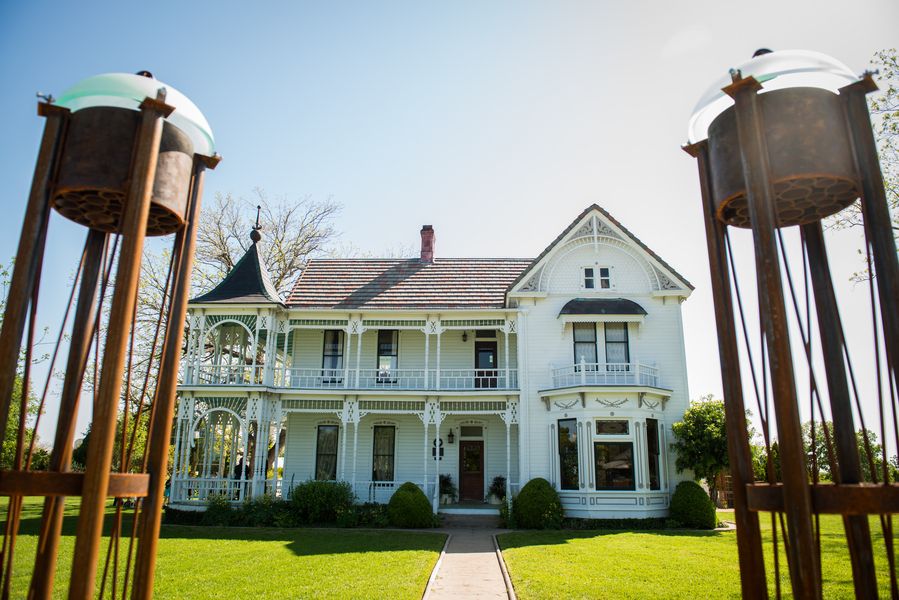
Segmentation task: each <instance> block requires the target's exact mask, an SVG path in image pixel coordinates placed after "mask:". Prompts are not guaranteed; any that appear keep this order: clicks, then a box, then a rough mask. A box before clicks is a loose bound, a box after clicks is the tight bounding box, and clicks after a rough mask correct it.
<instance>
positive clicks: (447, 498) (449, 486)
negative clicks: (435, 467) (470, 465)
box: [440, 473, 456, 504]
mask: <svg viewBox="0 0 899 600" xmlns="http://www.w3.org/2000/svg"><path fill="white" fill-rule="evenodd" d="M455 501H456V484H454V483H453V476H452V475H448V474H446V473H442V474H441V475H440V504H452V503H453V502H455Z"/></svg>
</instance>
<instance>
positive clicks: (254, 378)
mask: <svg viewBox="0 0 899 600" xmlns="http://www.w3.org/2000/svg"><path fill="white" fill-rule="evenodd" d="M194 373H195V376H194V383H196V384H201V385H261V384H262V382H263V377H264V367H261V366H258V365H200V366H198V367H196V369H195V371H194Z"/></svg>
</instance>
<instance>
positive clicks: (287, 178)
mask: <svg viewBox="0 0 899 600" xmlns="http://www.w3.org/2000/svg"><path fill="white" fill-rule="evenodd" d="M740 6H742V7H743V8H740ZM897 25H899V4H897V3H896V2H894V1H882V2H874V1H870V2H862V1H859V2H853V3H849V2H783V1H780V2H765V1H759V2H753V3H742V5H738V4H736V3H727V2H720V1H717V2H708V1H702V2H699V1H696V2H689V3H671V2H657V3H648V2H627V3H624V2H615V3H613V2H555V1H552V2H550V1H547V2H542V3H537V2H442V3H436V2H380V3H373V2H320V3H300V2H264V3H251V2H240V3H237V2H234V3H229V2H214V3H210V2H207V3H199V2H183V1H182V2H177V3H176V2H166V1H159V2H154V3H150V4H147V3H132V2H122V1H119V2H102V3H101V2H77V3H63V2H53V3H51V2H41V1H31V2H12V1H8V2H2V3H0V56H2V57H3V58H2V59H0V81H2V82H3V86H4V94H3V95H2V96H0V114H2V115H3V119H4V121H3V123H4V125H3V128H2V133H3V135H2V136H0V184H2V187H3V191H4V193H3V196H2V202H3V208H4V211H3V214H4V218H3V219H2V221H0V240H2V241H0V259H3V260H5V257H11V256H13V255H14V254H15V244H16V240H17V239H18V233H19V227H20V226H21V218H22V214H23V206H24V203H25V198H26V194H27V190H28V187H29V183H30V178H31V170H32V168H33V165H34V160H35V152H36V148H37V145H38V142H39V138H40V133H41V127H42V120H41V119H39V118H38V117H37V116H36V115H35V99H34V96H33V94H34V92H36V91H38V90H40V91H43V92H51V93H55V94H59V93H60V92H62V91H63V90H64V89H66V88H67V87H68V86H69V85H71V84H73V83H75V82H76V81H78V80H80V79H82V78H84V77H86V76H89V75H93V74H96V73H101V72H109V71H127V72H133V71H136V70H139V69H148V70H151V71H153V72H154V73H155V74H156V76H157V77H158V78H159V79H160V80H162V81H164V82H166V83H169V84H171V85H173V86H174V87H176V88H178V89H180V90H181V91H182V92H184V93H185V94H187V95H188V96H189V97H191V98H192V99H193V100H194V101H195V102H196V103H197V105H198V106H200V108H201V109H202V110H203V111H204V112H205V114H206V116H207V117H208V119H209V122H210V123H211V124H212V127H213V129H214V131H215V134H216V138H217V143H218V149H219V152H220V153H221V154H222V155H223V156H224V161H223V162H222V164H221V165H220V167H219V168H218V169H217V170H216V171H215V172H214V173H212V174H211V175H210V176H209V178H208V184H207V192H206V193H207V197H211V196H212V195H213V194H215V193H216V192H233V193H234V194H236V195H241V196H245V197H247V198H250V197H251V192H252V189H253V188H254V187H256V186H260V187H263V188H265V189H266V190H267V192H268V193H269V194H271V195H287V196H288V197H295V198H299V197H302V196H306V195H311V196H312V197H313V198H319V199H323V198H326V197H329V196H333V198H334V199H335V200H336V201H338V202H340V203H341V204H342V205H343V207H344V208H343V211H342V213H341V214H340V216H339V218H338V220H337V222H336V226H337V228H338V229H339V230H340V231H342V232H343V241H344V242H350V243H353V244H354V245H356V246H358V247H360V248H362V249H364V250H369V251H374V252H377V251H379V250H381V249H384V248H387V247H396V246H398V245H401V244H402V245H414V244H417V236H418V229H419V227H420V226H421V224H423V223H432V224H434V226H435V229H436V232H437V255H438V256H444V257H448V256H478V255H479V256H534V255H536V254H537V253H539V252H540V251H541V250H542V249H543V247H544V246H545V245H546V244H547V243H548V242H549V241H551V240H552V239H553V238H554V237H555V236H556V235H557V234H558V233H559V231H560V230H561V229H562V228H563V227H564V226H565V225H566V224H567V223H569V222H570V221H571V219H573V218H574V216H576V215H577V214H578V212H579V211H580V210H582V209H583V208H584V207H585V206H587V205H588V204H590V203H592V202H597V203H599V204H601V205H602V206H604V207H605V208H606V209H607V210H609V211H610V212H611V213H612V214H613V215H615V216H616V217H617V218H618V219H619V220H620V221H622V222H623V223H624V224H625V225H627V226H628V227H629V228H630V229H631V230H632V231H634V233H636V234H637V235H638V236H639V237H640V238H641V239H643V240H644V241H645V242H646V243H647V244H648V245H649V246H650V247H651V248H653V249H654V250H655V251H656V252H658V253H659V254H660V255H661V256H662V257H664V258H665V259H666V260H667V261H668V262H670V263H671V264H673V265H674V266H675V267H676V268H677V269H678V270H679V271H680V272H681V273H683V274H684V275H685V276H686V277H687V278H689V279H690V280H691V281H692V282H693V283H694V284H695V285H696V287H697V290H696V293H695V294H694V295H693V297H692V298H691V299H690V300H689V301H687V302H686V303H685V305H684V314H685V328H686V339H687V352H688V368H689V376H690V388H691V396H693V397H697V396H698V395H700V394H702V393H707V392H711V393H714V394H716V395H718V394H720V390H721V384H720V375H719V373H718V360H717V346H716V341H715V336H714V331H713V322H712V320H711V315H712V307H711V295H710V292H709V287H708V286H709V277H708V270H707V266H706V254H705V246H704V237H703V236H704V232H703V226H702V219H701V214H700V211H699V199H698V187H697V179H696V172H695V164H694V163H693V161H692V160H691V159H689V157H687V156H686V155H685V154H684V153H683V152H681V151H680V150H679V148H678V147H679V145H680V144H681V143H683V142H684V141H685V137H686V123H687V118H688V117H689V114H690V112H691V109H692V108H693V105H694V103H695V101H696V100H697V99H698V97H699V96H700V95H701V93H702V92H703V91H704V90H705V88H706V87H707V86H708V85H709V84H710V83H711V82H712V81H713V80H714V79H715V78H716V77H718V76H720V75H721V74H722V73H726V71H727V69H728V68H729V67H731V66H734V65H736V64H738V63H740V62H743V61H744V60H746V59H748V57H749V56H750V55H751V53H752V52H753V51H754V50H755V49H756V48H758V47H761V46H767V47H770V48H780V49H786V48H809V49H816V50H820V51H823V52H825V53H828V54H831V55H833V56H835V57H838V58H840V59H841V60H843V61H844V62H846V63H847V64H848V65H849V66H850V67H851V68H852V69H854V70H856V71H858V72H861V71H862V70H863V69H864V68H865V66H866V65H867V62H868V60H869V58H870V57H871V55H872V54H873V52H874V51H875V50H877V49H880V48H886V47H895V46H897V45H899V27H897ZM83 234H84V232H83V230H81V229H80V228H78V227H75V226H72V225H70V224H68V223H66V222H64V220H62V219H55V220H54V222H53V224H52V233H51V235H53V236H54V245H53V246H52V247H51V248H50V249H49V254H48V259H49V260H48V267H47V279H46V281H47V283H45V287H44V289H45V290H47V291H48V292H50V293H45V296H44V297H45V299H46V300H45V301H46V302H47V312H48V313H49V312H50V311H51V310H52V309H56V310H61V306H60V305H61V302H62V296H64V291H63V288H64V286H65V285H66V284H67V283H68V277H69V274H70V273H71V270H72V268H73V267H74V259H73V253H76V252H77V250H76V248H80V245H81V243H82V240H83ZM857 242H858V240H857V236H854V235H853V234H843V235H842V236H840V237H839V240H838V246H837V248H838V249H839V251H838V252H837V254H838V255H839V256H838V258H837V261H836V262H837V265H836V267H835V268H836V269H837V277H838V278H841V281H845V280H846V277H848V274H849V273H851V271H853V270H855V269H857V268H858V266H859V265H858V262H857V260H858V259H857V258H856V256H855V254H854V248H855V246H856V245H857ZM54 288H55V289H54ZM840 293H841V294H843V296H845V297H846V298H847V302H850V306H853V305H852V304H851V303H852V302H855V306H863V304H860V302H861V300H859V299H858V298H857V296H858V294H857V290H855V289H854V288H853V287H852V286H851V284H849V283H848V282H847V283H846V286H845V289H841V290H840ZM48 322H49V317H48ZM861 325H862V323H860V324H859V329H860V328H861ZM850 328H851V329H856V328H855V327H852V324H851V323H850ZM859 335H861V334H859ZM859 339H860V340H861V341H864V337H861V338H859ZM83 422H85V421H84V420H83ZM42 429H43V428H42ZM48 432H49V429H43V433H45V434H47V433H48ZM45 437H46V435H45Z"/></svg>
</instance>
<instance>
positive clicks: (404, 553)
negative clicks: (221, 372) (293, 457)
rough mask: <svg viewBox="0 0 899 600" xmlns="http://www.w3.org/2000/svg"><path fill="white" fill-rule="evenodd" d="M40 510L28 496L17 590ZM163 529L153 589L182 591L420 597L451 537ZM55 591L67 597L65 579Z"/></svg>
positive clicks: (69, 530) (66, 543) (67, 557)
mask: <svg viewBox="0 0 899 600" xmlns="http://www.w3.org/2000/svg"><path fill="white" fill-rule="evenodd" d="M76 512H77V510H76V508H75V505H70V508H69V510H68V513H69V516H67V518H66V523H65V527H64V534H67V535H65V536H64V537H63V540H62V545H61V549H60V564H59V570H58V574H57V578H56V580H57V582H67V581H68V575H69V572H70V565H71V560H72V548H73V546H74V540H75V538H74V537H73V535H72V534H73V533H74V528H75V523H76V520H75V514H76ZM5 514H6V507H5V503H4V505H3V519H4V520H5ZM39 516H40V504H38V503H37V502H36V501H33V500H29V501H28V503H27V504H26V505H25V509H24V511H23V523H22V528H21V531H22V535H20V537H19V540H18V542H17V545H16V552H15V555H14V557H15V568H14V574H15V580H14V586H13V590H14V591H13V597H14V598H24V597H25V593H26V591H27V587H28V581H29V579H30V574H31V568H30V565H31V562H32V560H33V558H34V551H35V547H36V543H37V536H36V535H35V533H36V532H37V527H38V523H39ZM109 521H110V518H109V517H107V522H109ZM129 523H130V519H129V520H127V521H126V526H127V530H128V531H130V526H129V525H128V524H129ZM161 537H162V539H161V540H160V542H159V555H158V562H157V568H156V589H155V597H157V598H184V599H192V598H197V599H201V598H202V599H208V598H254V599H262V598H278V599H283V598H341V599H343V598H420V597H421V595H422V592H423V591H424V589H425V585H426V584H427V581H428V577H429V576H430V573H431V569H433V567H434V564H435V563H436V562H437V557H438V555H439V553H440V550H441V548H442V547H443V543H444V540H445V536H444V535H443V534H437V533H414V532H396V531H371V530H369V531H354V530H346V529H244V528H217V527H216V528H211V527H183V526H174V525H172V526H168V525H165V526H163V528H162V536H161ZM107 544H108V540H106V539H104V542H103V545H102V551H101V565H100V567H101V570H102V557H104V556H105V553H106V547H107ZM126 551H127V546H126V545H125V546H123V548H122V550H121V552H122V555H123V556H124V554H125V552H126ZM120 582H121V580H120ZM120 585H121V583H120ZM54 591H55V593H54V597H58V598H64V597H65V593H64V590H63V589H61V586H57V587H56V589H55V590H54ZM108 595H109V594H108V590H107V597H108ZM119 597H120V595H119Z"/></svg>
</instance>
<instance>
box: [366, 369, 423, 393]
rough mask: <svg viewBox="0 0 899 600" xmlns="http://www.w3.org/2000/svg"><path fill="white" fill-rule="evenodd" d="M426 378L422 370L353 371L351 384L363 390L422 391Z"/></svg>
mask: <svg viewBox="0 0 899 600" xmlns="http://www.w3.org/2000/svg"><path fill="white" fill-rule="evenodd" d="M427 376H428V372H427V371H425V370H424V369H360V370H359V371H358V372H357V371H353V380H352V382H351V383H353V384H354V385H355V387H357V388H358V389H363V390H365V389H369V390H380V389H391V388H394V389H400V390H423V389H425V385H426V384H425V380H426V378H427ZM357 381H358V383H356V382H357Z"/></svg>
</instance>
